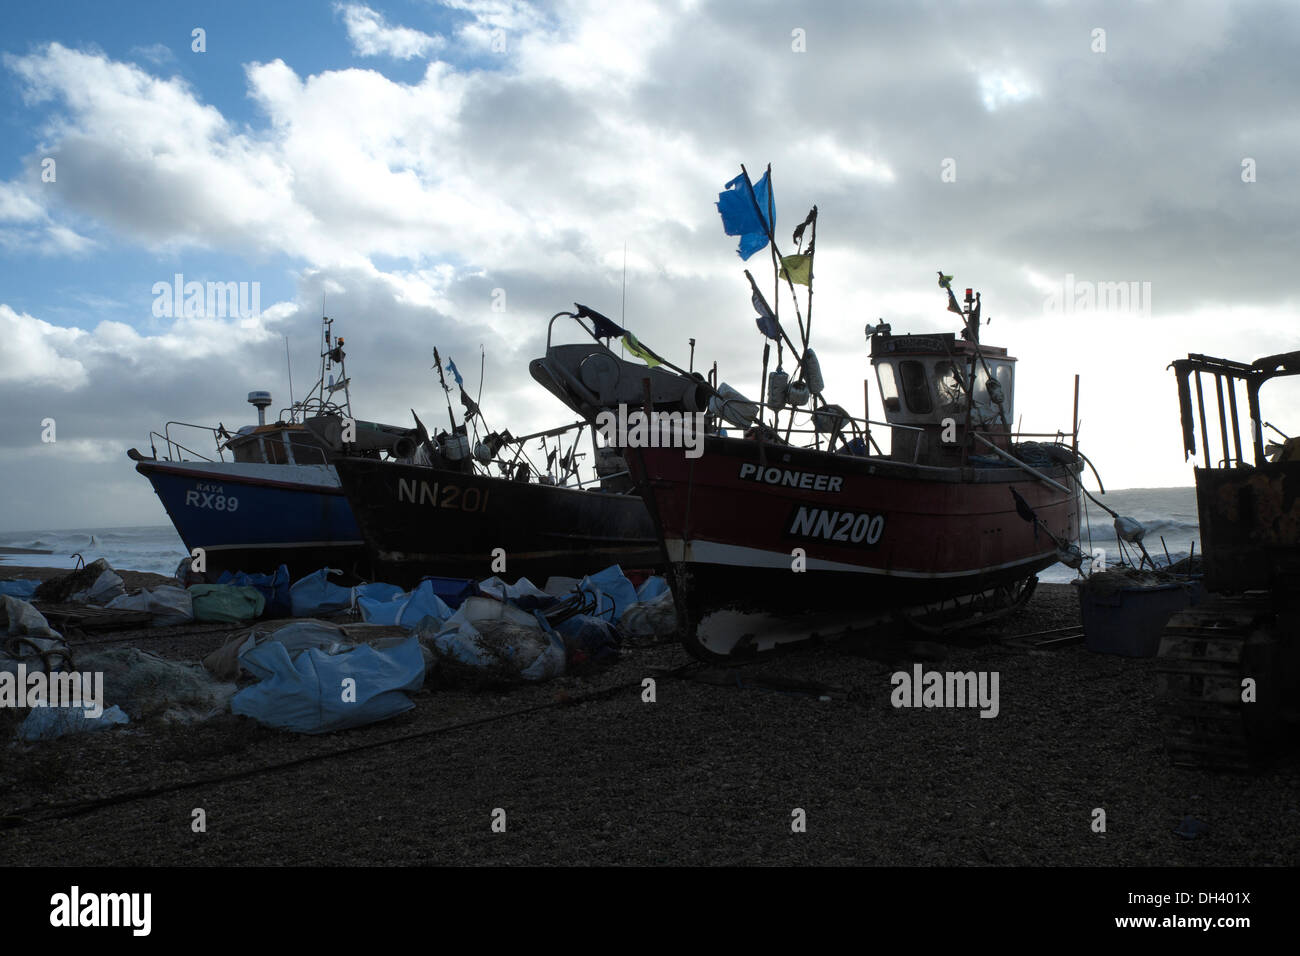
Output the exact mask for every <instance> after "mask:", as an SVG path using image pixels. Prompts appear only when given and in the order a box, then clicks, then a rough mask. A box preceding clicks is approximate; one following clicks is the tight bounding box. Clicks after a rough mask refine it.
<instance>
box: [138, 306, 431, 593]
mask: <svg viewBox="0 0 1300 956" xmlns="http://www.w3.org/2000/svg"><path fill="white" fill-rule="evenodd" d="M332 324H333V320H332V319H329V318H325V319H323V320H322V332H321V336H322V338H321V344H322V349H321V365H320V378H319V379H318V380H317V382H316V384H315V385H314V386H313V387H312V389H311V390H310V392H309V394H308V396H307V397H306V398H305V399H302V400H300V401H297V402H292V401H291V403H290V405H289V407H288V408H285V409H282V410H281V411H280V414H279V416H278V418H277V420H276V421H274V422H269V423H268V422H267V421H266V410H267V408H269V407H270V406H271V403H272V398H271V393H270V392H267V391H253V392H250V393H249V394H248V402H249V404H251V405H252V406H253V407H255V408H256V409H257V416H258V422H257V424H256V425H246V426H244V427H243V428H240V429H239V430H238V431H236V432H235V433H234V434H231V433H230V432H228V431H227V430H226V428H225V427H224V426H223V425H221V424H218V425H217V426H215V427H213V426H206V425H194V424H190V423H186V422H175V421H173V422H167V423H166V424H165V425H164V426H163V429H162V431H161V432H158V431H154V432H151V433H150V440H149V444H150V451H151V454H150V455H145V454H143V453H142V452H140V451H138V450H137V449H135V448H132V449H130V450H129V451H128V452H127V455H128V457H130V458H131V460H132V461H134V462H135V463H136V464H135V467H136V470H137V471H138V472H140V474H142V475H144V476H145V477H146V478H148V479H149V483H150V484H151V485H152V486H153V489H154V492H155V493H156V494H157V495H158V498H159V500H160V501H161V502H162V504H163V508H165V509H166V511H167V515H168V517H169V518H170V519H171V521H172V524H173V525H174V526H175V527H176V531H177V533H178V534H180V536H181V540H182V541H184V542H185V546H186V548H188V549H189V551H190V553H191V555H192V562H193V563H192V567H193V570H194V571H195V572H197V573H202V574H203V575H205V576H206V577H208V578H215V577H216V576H217V575H219V574H220V573H221V572H222V571H226V570H229V571H239V570H242V571H250V572H251V571H269V570H272V569H274V568H275V567H276V566H277V565H279V564H282V563H283V564H286V565H288V566H289V570H290V573H291V574H293V575H294V576H298V575H300V574H306V573H309V572H311V571H314V570H316V569H318V568H321V567H332V568H339V569H341V570H343V571H344V572H345V573H348V574H364V573H365V572H366V571H367V570H368V569H367V567H366V549H365V546H364V542H363V540H362V536H361V532H360V531H359V530H358V528H357V524H356V521H355V520H354V519H353V517H352V510H351V508H350V507H349V505H348V500H347V498H346V496H345V495H344V494H343V490H342V488H341V487H340V485H339V478H338V474H337V472H336V471H335V469H334V466H333V464H332V461H333V460H334V458H336V457H337V456H338V455H339V454H340V453H342V449H343V448H344V447H345V446H346V449H347V451H346V453H347V454H349V455H351V456H353V457H361V458H372V459H377V460H382V459H386V458H391V459H396V460H399V461H407V462H410V461H419V460H421V459H423V458H424V457H425V452H424V449H423V448H422V447H421V446H422V444H424V443H422V441H421V435H422V433H423V429H422V428H420V427H418V419H417V427H413V428H403V427H399V426H394V425H383V424H379V423H376V422H366V421H360V420H358V419H356V418H355V417H354V416H353V414H352V401H351V392H350V381H349V379H348V376H347V369H346V366H345V355H344V351H343V344H344V342H343V338H342V337H341V336H340V337H335V336H333V334H332ZM336 370H337V375H336V374H335V372H336ZM195 435H198V436H201V439H200V440H201V441H202V442H203V443H204V445H205V447H207V448H209V449H210V451H208V452H201V451H197V450H195V449H194V448H192V447H189V446H187V445H185V444H183V441H190V442H191V443H192V444H199V441H198V440H195V439H194V438H193V437H192V436H195ZM160 452H161V453H160Z"/></svg>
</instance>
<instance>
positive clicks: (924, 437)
mask: <svg viewBox="0 0 1300 956" xmlns="http://www.w3.org/2000/svg"><path fill="white" fill-rule="evenodd" d="M871 363H872V365H874V366H875V369H876V381H877V383H878V384H879V386H880V395H881V398H882V399H883V401H884V405H885V420H886V421H887V422H889V423H890V424H891V425H906V426H910V427H909V428H906V429H904V428H896V429H891V431H892V438H891V453H890V457H891V458H897V459H901V460H904V461H917V462H919V463H921V464H927V465H959V464H961V463H962V462H963V460H964V458H965V456H966V455H967V454H977V455H978V454H983V453H985V452H987V451H988V450H987V449H981V447H980V446H979V445H978V443H975V444H974V447H972V442H971V441H970V440H968V437H967V436H968V433H969V432H971V431H974V432H978V433H980V434H982V435H983V436H984V437H985V438H987V439H988V440H989V441H992V442H993V443H994V444H996V445H998V446H999V447H1001V448H1004V449H1006V448H1009V447H1010V437H1011V424H1012V422H1013V421H1014V420H1015V418H1014V415H1015V363H1016V360H1015V359H1014V358H1012V357H1011V356H1010V355H1008V354H1007V350H1006V349H1004V348H998V347H997V346H992V345H983V344H981V345H980V346H979V348H978V351H977V349H976V346H975V345H974V344H973V343H971V342H970V341H969V340H968V339H966V338H964V337H962V336H960V335H957V334H955V333H953V332H934V333H927V334H917V335H892V334H890V332H888V331H880V332H876V333H875V334H874V335H872V337H871ZM990 381H992V382H993V385H992V387H990V385H989V382H990ZM968 383H973V384H972V385H969V386H968ZM972 388H973V394H971V389H972ZM912 429H920V431H914V430H912ZM945 438H947V439H952V440H950V441H945V440H944V439H945ZM918 446H919V447H918Z"/></svg>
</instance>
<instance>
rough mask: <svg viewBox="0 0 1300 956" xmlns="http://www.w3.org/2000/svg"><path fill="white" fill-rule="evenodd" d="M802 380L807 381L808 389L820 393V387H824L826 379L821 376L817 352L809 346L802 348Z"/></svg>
mask: <svg viewBox="0 0 1300 956" xmlns="http://www.w3.org/2000/svg"><path fill="white" fill-rule="evenodd" d="M803 380H804V381H805V382H807V383H808V390H809V391H810V392H812V393H813V394H814V395H820V394H821V393H822V389H824V388H825V387H826V380H825V379H824V378H822V367H821V363H820V362H818V361H817V353H816V352H814V351H813V350H812V349H811V348H808V349H804V353H803Z"/></svg>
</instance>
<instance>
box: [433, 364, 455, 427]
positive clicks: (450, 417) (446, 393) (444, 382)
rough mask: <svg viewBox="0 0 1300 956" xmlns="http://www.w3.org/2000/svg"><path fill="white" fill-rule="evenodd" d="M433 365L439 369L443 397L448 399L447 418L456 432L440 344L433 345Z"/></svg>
mask: <svg viewBox="0 0 1300 956" xmlns="http://www.w3.org/2000/svg"><path fill="white" fill-rule="evenodd" d="M433 367H434V368H436V369H437V370H438V381H439V382H441V383H442V394H443V398H445V399H446V401H447V419H448V420H449V421H450V422H451V431H452V434H455V433H456V416H455V415H453V414H452V411H451V389H449V388H448V387H447V378H446V376H444V375H443V374H442V357H441V356H440V355H439V354H438V346H436V345H435V346H434V347H433Z"/></svg>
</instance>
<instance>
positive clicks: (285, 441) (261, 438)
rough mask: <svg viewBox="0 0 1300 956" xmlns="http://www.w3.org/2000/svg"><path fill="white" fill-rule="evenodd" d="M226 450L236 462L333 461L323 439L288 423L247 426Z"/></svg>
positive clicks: (322, 463) (314, 463)
mask: <svg viewBox="0 0 1300 956" xmlns="http://www.w3.org/2000/svg"><path fill="white" fill-rule="evenodd" d="M225 447H226V450H227V451H229V452H230V453H231V454H232V455H234V458H235V461H243V462H257V463H264V464H268V465H324V464H328V463H329V458H330V456H329V452H328V451H327V450H326V448H325V446H324V445H323V444H322V442H321V441H320V439H319V438H317V437H316V436H315V435H314V434H312V433H311V432H310V431H309V430H308V429H307V428H306V426H304V425H301V424H296V423H293V424H291V423H288V422H276V423H274V424H271V425H245V426H244V427H243V428H241V429H239V431H237V432H236V433H235V435H234V437H232V438H231V439H230V440H229V441H227V442H226V445H225Z"/></svg>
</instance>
